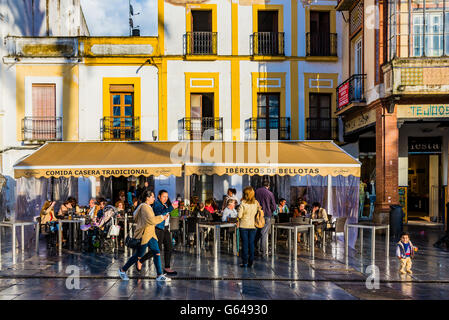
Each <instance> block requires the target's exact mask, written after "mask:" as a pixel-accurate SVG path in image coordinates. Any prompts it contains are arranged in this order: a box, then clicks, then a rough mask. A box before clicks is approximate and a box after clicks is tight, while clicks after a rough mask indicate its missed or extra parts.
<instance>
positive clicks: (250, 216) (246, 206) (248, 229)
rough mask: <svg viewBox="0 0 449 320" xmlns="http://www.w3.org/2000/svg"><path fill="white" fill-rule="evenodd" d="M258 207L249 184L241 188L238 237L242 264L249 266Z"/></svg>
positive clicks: (251, 261)
mask: <svg viewBox="0 0 449 320" xmlns="http://www.w3.org/2000/svg"><path fill="white" fill-rule="evenodd" d="M259 207H260V204H259V202H258V201H257V200H256V198H255V192H254V189H253V188H252V187H251V186H248V187H246V188H245V189H243V199H242V202H241V203H240V207H239V210H238V217H239V226H240V237H241V238H242V264H241V265H240V267H242V268H245V267H251V266H252V265H253V262H254V242H255V241H254V240H255V238H256V226H255V218H256V214H257V211H258V209H259Z"/></svg>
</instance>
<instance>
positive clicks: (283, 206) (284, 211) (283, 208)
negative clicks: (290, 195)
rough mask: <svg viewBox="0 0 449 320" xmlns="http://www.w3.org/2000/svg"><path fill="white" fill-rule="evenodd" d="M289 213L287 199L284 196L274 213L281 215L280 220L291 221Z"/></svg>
mask: <svg viewBox="0 0 449 320" xmlns="http://www.w3.org/2000/svg"><path fill="white" fill-rule="evenodd" d="M289 213H290V211H289V210H288V207H287V200H285V199H284V198H281V199H279V204H278V205H277V206H276V210H274V212H273V215H274V216H278V217H279V222H289V218H290V217H289Z"/></svg>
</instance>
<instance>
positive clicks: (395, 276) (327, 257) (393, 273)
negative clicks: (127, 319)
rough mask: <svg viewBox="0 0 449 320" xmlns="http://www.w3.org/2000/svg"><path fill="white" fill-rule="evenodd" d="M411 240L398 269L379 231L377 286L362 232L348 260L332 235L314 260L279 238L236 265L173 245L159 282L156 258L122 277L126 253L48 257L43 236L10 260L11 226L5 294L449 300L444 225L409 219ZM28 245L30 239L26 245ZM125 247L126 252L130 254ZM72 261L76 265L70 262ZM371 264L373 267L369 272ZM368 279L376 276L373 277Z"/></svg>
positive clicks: (0, 273) (224, 255)
mask: <svg viewBox="0 0 449 320" xmlns="http://www.w3.org/2000/svg"><path fill="white" fill-rule="evenodd" d="M408 231H409V232H410V233H411V239H412V241H413V243H414V244H415V245H416V246H418V247H419V251H418V254H417V256H416V258H415V259H414V261H413V271H414V273H413V275H412V276H410V275H404V276H401V275H399V273H398V261H397V258H396V257H395V256H394V254H395V243H396V241H393V239H392V240H391V241H390V257H389V259H386V256H385V246H384V236H382V235H378V236H377V237H376V239H377V240H376V242H377V245H376V260H375V265H376V266H377V267H378V268H379V275H380V280H379V288H378V289H376V288H374V289H368V288H367V285H366V281H367V279H368V280H370V275H371V272H370V271H369V270H367V267H368V266H369V265H371V261H370V236H369V235H368V234H367V232H365V243H364V246H363V249H364V251H363V253H360V252H359V245H360V243H359V241H358V242H357V244H356V248H355V250H351V251H350V254H349V260H348V263H347V264H346V261H345V255H344V245H343V243H341V242H339V243H338V244H335V242H334V241H329V242H328V244H327V246H326V248H325V250H324V251H323V249H322V248H319V247H316V248H315V259H314V260H312V259H311V258H310V256H309V252H308V251H307V250H306V249H304V248H302V247H300V248H299V249H298V259H297V260H296V261H295V260H294V259H293V257H292V256H291V255H289V254H288V251H287V250H286V249H285V242H286V241H279V248H280V249H279V250H278V252H277V253H276V255H275V256H274V257H272V256H271V255H270V256H269V257H265V258H264V257H257V258H256V261H255V265H254V266H253V267H252V268H247V269H243V268H240V267H239V263H240V260H239V258H238V257H234V256H232V255H231V254H230V253H228V252H227V250H226V246H225V245H223V246H222V252H221V254H220V255H219V257H218V258H214V257H213V256H212V255H211V251H210V250H205V251H202V253H201V255H197V254H196V251H195V250H194V249H193V248H189V247H183V246H180V245H178V246H176V248H175V252H174V255H173V258H172V268H173V269H175V270H176V271H178V276H176V277H173V278H172V279H173V280H172V281H171V282H170V283H162V284H161V283H157V282H156V281H155V279H154V278H155V269H154V266H153V264H152V261H148V262H147V263H146V265H145V269H144V270H143V271H142V272H141V273H138V272H137V271H136V270H135V268H134V267H132V268H131V269H130V270H129V272H128V274H129V276H130V281H128V282H126V281H121V280H120V279H119V277H118V274H117V269H118V268H119V267H120V266H122V265H123V264H124V262H125V261H126V259H127V256H125V254H124V253H123V252H119V253H116V254H94V253H89V254H86V253H83V254H82V253H79V252H75V251H68V250H64V251H63V255H62V257H59V256H48V255H47V252H46V249H45V241H44V239H41V245H40V248H41V249H40V253H39V255H38V256H37V255H33V254H34V253H33V250H32V249H28V250H27V251H26V253H25V255H24V256H22V255H21V254H18V258H17V263H16V264H13V263H12V258H11V252H9V251H8V250H7V247H10V243H8V239H9V238H10V236H9V234H8V233H5V232H4V233H3V236H2V255H1V262H0V265H1V269H0V300H12V299H14V300H51V299H56V300H60V299H63V300H73V299H74V300H105V299H107V300H111V299H112V300H122V299H124V300H128V299H130V300H135V299H137V300H146V299H164V300H167V299H176V300H210V299H236V300H242V299H251V300H265V299H270V300H271V299H280V300H292V299H293V300H297V299H304V300H328V299H335V300H354V299H449V252H447V251H445V250H439V249H436V248H434V247H433V246H432V244H433V243H434V242H435V241H436V240H437V239H438V238H439V236H441V235H442V231H441V227H428V226H421V225H419V226H416V225H415V226H408ZM29 245H30V246H31V247H32V246H33V243H30V244H29ZM129 254H130V253H129V252H128V256H129ZM73 266H75V268H74V267H73ZM74 269H75V270H78V271H79V275H80V277H79V278H80V280H79V287H78V288H74V289H69V288H67V285H66V284H67V282H68V283H71V284H74V282H73V281H72V280H71V279H69V280H67V277H68V276H69V275H74V273H73V270H74ZM367 271H368V272H367ZM368 283H371V284H372V283H373V282H372V281H368Z"/></svg>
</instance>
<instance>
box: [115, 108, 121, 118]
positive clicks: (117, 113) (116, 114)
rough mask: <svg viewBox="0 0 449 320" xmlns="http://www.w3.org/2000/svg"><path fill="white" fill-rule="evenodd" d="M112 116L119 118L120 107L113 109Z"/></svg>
mask: <svg viewBox="0 0 449 320" xmlns="http://www.w3.org/2000/svg"><path fill="white" fill-rule="evenodd" d="M113 116H114V117H119V116H120V107H114V108H113Z"/></svg>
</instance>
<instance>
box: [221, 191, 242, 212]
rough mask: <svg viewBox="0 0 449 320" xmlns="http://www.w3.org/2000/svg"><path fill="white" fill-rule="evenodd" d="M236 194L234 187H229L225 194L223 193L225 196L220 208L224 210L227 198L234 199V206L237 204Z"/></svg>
mask: <svg viewBox="0 0 449 320" xmlns="http://www.w3.org/2000/svg"><path fill="white" fill-rule="evenodd" d="M236 194H237V190H236V189H234V188H229V189H228V192H227V193H226V195H225V197H224V199H223V206H222V208H221V210H224V209H225V208H226V207H227V204H228V200H229V199H233V200H235V201H236V203H235V206H236V207H237V206H238V204H239V199H237V196H236Z"/></svg>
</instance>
